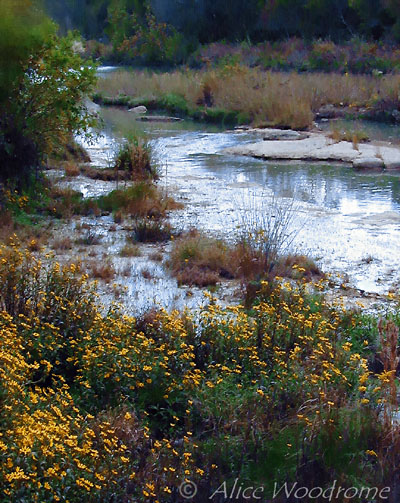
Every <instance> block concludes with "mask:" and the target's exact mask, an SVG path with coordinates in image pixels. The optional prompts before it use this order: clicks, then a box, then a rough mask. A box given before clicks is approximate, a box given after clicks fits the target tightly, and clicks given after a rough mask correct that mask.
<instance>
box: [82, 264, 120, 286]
mask: <svg viewBox="0 0 400 503" xmlns="http://www.w3.org/2000/svg"><path fill="white" fill-rule="evenodd" d="M87 270H88V273H89V275H90V276H91V277H92V278H96V279H101V280H103V281H105V282H106V283H109V282H110V281H111V280H112V279H114V278H115V275H116V271H115V268H114V266H113V264H112V263H111V262H109V261H106V262H97V261H96V262H89V263H88V264H87Z"/></svg>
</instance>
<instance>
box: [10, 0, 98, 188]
mask: <svg viewBox="0 0 400 503" xmlns="http://www.w3.org/2000/svg"><path fill="white" fill-rule="evenodd" d="M0 6H1V12H0V14H1V15H0V19H1V21H0V23H1V26H4V27H6V31H3V30H1V29H0V32H1V33H2V38H1V41H0V53H1V54H2V58H1V60H0V65H1V66H0V75H1V79H0V110H1V111H0V181H2V182H4V181H7V180H8V179H14V180H16V181H17V183H18V184H21V183H22V182H23V181H24V180H26V179H27V178H28V177H29V174H30V173H31V172H32V170H34V169H38V168H39V167H40V166H41V165H42V163H43V160H44V158H45V156H46V154H48V153H51V152H54V150H56V149H59V148H61V147H62V146H63V145H65V143H66V142H67V141H68V140H69V139H70V137H71V135H73V134H74V133H85V132H88V130H89V128H90V127H91V126H92V125H93V118H92V117H91V116H90V114H89V113H88V112H87V110H86V108H85V105H84V103H83V97H84V96H85V95H86V93H88V92H89V91H90V90H91V88H92V87H93V85H94V83H95V72H96V70H95V67H94V66H93V65H92V64H91V63H90V62H84V61H83V60H82V58H81V57H80V56H79V54H77V53H76V51H74V45H76V44H75V43H74V41H75V37H74V36H72V35H70V36H68V37H66V38H59V37H57V35H56V34H55V33H56V26H55V25H54V24H53V23H51V22H50V21H49V20H48V19H47V18H46V17H45V16H44V14H43V12H42V11H41V10H40V5H39V4H38V2H34V1H32V2H31V1H29V0H0ZM5 55H8V58H7V57H5Z"/></svg>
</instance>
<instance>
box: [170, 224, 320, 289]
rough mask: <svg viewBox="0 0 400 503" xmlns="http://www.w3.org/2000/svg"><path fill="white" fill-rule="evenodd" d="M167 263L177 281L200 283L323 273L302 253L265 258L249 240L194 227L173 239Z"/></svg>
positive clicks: (297, 277)
mask: <svg viewBox="0 0 400 503" xmlns="http://www.w3.org/2000/svg"><path fill="white" fill-rule="evenodd" d="M168 264H169V266H170V268H171V270H172V273H173V274H174V276H175V277H176V278H177V280H178V283H180V284H187V285H196V286H200V287H203V286H207V285H215V284H216V283H217V282H218V281H220V280H222V279H233V278H236V279H241V280H242V281H244V282H245V283H248V282H249V281H254V280H260V279H274V278H275V277H276V276H280V277H285V278H290V279H305V280H307V281H310V280H312V279H316V278H321V277H323V274H322V272H321V271H320V269H319V268H318V266H317V265H316V264H315V262H314V261H313V260H312V259H310V258H308V257H306V256H304V255H292V254H289V255H283V256H280V257H274V258H273V260H268V258H267V257H266V256H265V255H264V254H263V253H262V251H261V250H260V249H257V248H253V247H251V245H250V244H249V242H243V241H242V242H238V243H237V244H235V245H228V244H227V243H225V242H224V241H222V240H219V239H215V238H212V237H208V236H205V235H204V234H201V233H199V232H198V231H196V230H192V231H190V232H189V233H187V234H186V235H184V236H182V237H181V238H179V239H177V240H176V241H175V242H174V245H173V248H172V251H171V256H170V259H169V262H168Z"/></svg>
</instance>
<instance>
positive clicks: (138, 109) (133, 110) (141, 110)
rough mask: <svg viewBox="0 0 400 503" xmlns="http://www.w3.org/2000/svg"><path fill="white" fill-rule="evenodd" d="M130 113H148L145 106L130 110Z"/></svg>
mask: <svg viewBox="0 0 400 503" xmlns="http://www.w3.org/2000/svg"><path fill="white" fill-rule="evenodd" d="M129 112H133V113H134V114H145V113H147V108H146V107H145V106H144V105H139V106H137V107H134V108H130V109H129Z"/></svg>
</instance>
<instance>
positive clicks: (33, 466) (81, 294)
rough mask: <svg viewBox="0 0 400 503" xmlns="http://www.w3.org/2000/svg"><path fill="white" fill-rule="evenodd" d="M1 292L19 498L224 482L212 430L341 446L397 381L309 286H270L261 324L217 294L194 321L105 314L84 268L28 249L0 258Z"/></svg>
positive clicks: (0, 361)
mask: <svg viewBox="0 0 400 503" xmlns="http://www.w3.org/2000/svg"><path fill="white" fill-rule="evenodd" d="M45 261H46V259H45ZM0 280H1V284H2V289H1V291H0V306H1V309H2V310H3V311H2V312H1V314H0V401H1V404H2V408H1V412H0V415H1V416H0V486H1V487H2V489H1V491H3V493H4V496H3V495H2V496H3V498H6V499H7V498H8V499H9V500H10V501H18V500H24V501H38V502H43V501H46V502H51V501H63V502H71V503H72V502H75V501H76V502H77V501H83V500H84V501H88V502H90V501H101V500H102V498H103V499H104V500H106V497H107V495H109V494H117V493H118V492H121V493H123V494H124V497H125V498H128V499H126V501H138V500H140V501H149V502H150V501H152V502H157V501H158V502H160V501H162V500H163V498H169V497H170V495H171V494H172V493H174V494H176V491H177V488H178V487H179V483H180V481H182V480H183V479H184V478H191V479H192V480H196V479H204V477H211V478H212V476H213V475H212V473H213V472H216V471H217V469H218V467H217V465H216V463H214V459H213V458H212V457H211V458H207V456H206V454H204V452H202V451H201V446H199V444H200V441H199V435H198V433H199V429H200V430H201V431H206V430H208V431H213V432H218V434H220V435H222V436H224V435H226V433H227V432H229V433H230V435H236V434H241V432H243V431H247V430H246V428H248V424H251V428H252V431H253V432H254V431H257V432H258V433H257V435H260V436H263V435H265V436H268V432H269V429H270V427H271V424H272V423H273V422H276V421H279V420H286V419H287V418H289V420H290V421H294V420H296V421H298V423H299V424H300V425H301V427H302V428H303V429H304V431H306V432H308V438H309V439H312V438H314V436H315V434H316V432H317V431H320V430H321V428H324V427H329V428H330V431H331V432H332V431H334V429H335V428H336V430H335V431H336V436H337V437H338V438H341V430H340V425H339V420H340V416H339V415H338V413H337V411H338V410H339V409H340V407H341V406H342V405H343V404H344V403H350V402H351V403H352V404H353V405H354V406H357V407H360V408H361V409H362V408H364V409H365V413H367V411H368V410H369V409H370V408H371V406H372V404H373V403H375V402H376V403H379V400H382V396H383V395H382V392H383V391H382V390H383V388H384V387H385V383H386V381H388V382H389V381H390V379H386V381H385V378H386V377H385V375H384V374H382V375H380V376H379V378H380V380H376V379H375V378H374V376H373V375H372V374H371V372H370V371H369V370H368V366H367V361H366V359H365V358H364V357H362V356H361V355H360V354H359V353H357V352H356V351H354V350H353V348H352V342H351V341H350V340H347V339H346V338H345V337H344V336H343V334H342V333H341V324H342V318H343V313H342V312H341V310H340V309H339V308H335V309H334V308H331V307H328V306H327V305H326V304H325V303H324V301H323V300H322V298H320V297H316V298H314V299H313V300H312V301H310V300H309V299H308V297H307V292H306V290H305V288H306V287H305V286H304V285H303V284H299V285H297V286H296V285H293V284H292V283H284V282H283V281H278V282H277V283H276V285H275V286H274V288H273V289H271V285H270V284H268V283H262V284H261V289H260V293H259V299H260V300H259V302H258V303H257V304H256V305H255V307H254V309H253V310H252V311H250V312H248V311H246V310H245V309H244V308H243V306H233V307H229V308H222V307H220V306H218V305H216V304H215V302H214V299H212V298H211V299H210V304H209V305H208V307H206V308H204V309H203V310H201V312H199V313H194V314H193V313H192V314H190V313H184V314H182V313H178V312H172V313H168V312H166V311H159V312H157V313H154V314H152V315H148V316H147V318H144V319H142V320H137V319H134V318H132V317H128V316H124V315H122V314H121V313H120V312H119V311H118V310H116V309H114V310H110V312H109V313H107V315H103V314H101V312H100V309H99V308H98V307H97V305H96V297H95V295H94V292H93V289H92V288H91V287H90V286H89V285H88V284H87V277H85V276H82V275H81V274H80V273H79V268H78V267H77V266H75V265H69V266H64V267H61V266H60V265H59V264H57V263H55V264H53V265H48V266H46V265H43V263H42V262H41V261H40V260H38V259H35V258H34V257H33V256H32V254H31V253H30V252H29V251H21V250H20V249H19V246H18V242H17V241H14V242H12V243H11V245H10V246H9V247H5V246H4V247H1V248H0ZM316 287H317V289H318V288H321V284H319V285H316ZM377 384H379V386H377ZM285 418H286V419H285ZM200 437H201V435H200ZM369 447H372V446H369ZM293 448H294V447H293V446H292V443H291V442H288V443H287V449H288V450H291V449H293ZM368 452H369V453H371V452H374V451H373V450H372V449H368V451H367V453H366V455H368ZM206 463H208V464H207V466H206ZM129 498H130V499H129Z"/></svg>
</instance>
